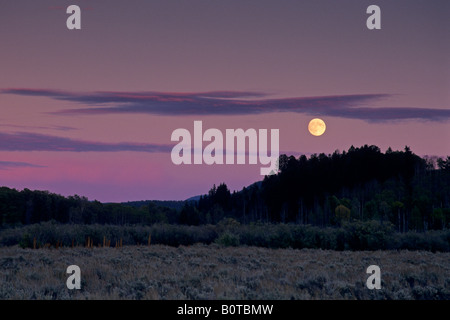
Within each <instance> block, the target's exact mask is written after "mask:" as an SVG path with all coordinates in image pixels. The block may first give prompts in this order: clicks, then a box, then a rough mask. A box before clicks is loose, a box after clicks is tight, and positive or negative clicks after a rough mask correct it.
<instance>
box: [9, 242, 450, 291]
mask: <svg viewBox="0 0 450 320" xmlns="http://www.w3.org/2000/svg"><path fill="white" fill-rule="evenodd" d="M449 262H450V253H449V252H435V253H433V252H430V251H408V250H379V251H334V250H322V249H306V248H304V249H291V248H277V249H273V248H263V247H250V246H239V247H233V246H223V245H219V244H216V243H212V244H209V245H205V244H195V245H191V246H178V247H173V246H167V245H159V244H154V245H153V244H152V245H140V246H137V245H124V246H122V247H118V248H114V247H95V246H94V247H92V248H90V247H83V246H79V247H74V248H71V247H62V248H61V247H60V248H58V249H56V248H54V247H51V248H41V249H32V248H21V247H19V246H18V245H14V246H4V247H0V299H58V300H59V299H97V300H98V299H102V300H103V299H114V300H119V299H120V300H122V299H171V300H179V299H195V300H197V299H225V300H227V299H238V300H241V299H242V300H248V299H256V300H258V299H271V300H272V299H283V300H291V299H306V300H309V299H345V300H349V299H363V300H369V299H370V300H372V299H402V300H404V299H408V300H409V299H427V300H429V299H439V300H443V299H444V300H448V299H450V263H449ZM72 264H76V265H78V266H79V267H80V269H81V290H69V289H67V287H66V280H67V277H68V276H69V275H68V274H66V268H67V267H68V266H69V265H72ZM372 264H375V265H378V266H380V268H381V286H382V287H381V289H380V290H369V289H368V288H367V287H366V280H367V278H368V277H369V275H368V274H366V269H367V267H368V266H369V265H372Z"/></svg>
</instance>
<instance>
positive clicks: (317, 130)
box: [308, 118, 327, 137]
mask: <svg viewBox="0 0 450 320" xmlns="http://www.w3.org/2000/svg"><path fill="white" fill-rule="evenodd" d="M326 129H327V126H326V125H325V122H324V121H323V120H322V119H317V118H316V119H312V120H311V121H310V122H309V124H308V130H309V133H311V134H312V135H313V136H316V137H318V136H321V135H323V133H324V132H325V130H326Z"/></svg>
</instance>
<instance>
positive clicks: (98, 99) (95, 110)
mask: <svg viewBox="0 0 450 320" xmlns="http://www.w3.org/2000/svg"><path fill="white" fill-rule="evenodd" d="M0 92H1V93H3V94H18V95H27V96H42V97H48V98H52V99H56V100H64V101H71V102H75V103H79V104H82V105H83V107H81V108H72V109H64V110H60V111H57V112H53V114H59V115H105V114H130V113H141V114H142V113H146V114H154V115H165V116H183V115H251V114H263V113H271V112H294V113H302V114H308V115H314V116H331V117H340V118H347V119H359V120H364V121H367V122H383V121H392V120H395V121H399V120H410V119H414V120H428V121H446V120H448V119H449V118H450V110H449V109H431V108H410V107H407V108H398V107H383V108H379V107H367V106H368V105H370V104H372V103H374V102H376V101H379V100H381V99H388V98H389V97H391V96H392V95H390V94H358V95H336V96H319V97H296V98H280V99H270V98H269V95H268V94H266V93H262V92H242V91H214V92H192V93H167V92H93V93H75V92H64V91H58V90H44V89H3V90H1V91H0ZM86 106H89V107H86Z"/></svg>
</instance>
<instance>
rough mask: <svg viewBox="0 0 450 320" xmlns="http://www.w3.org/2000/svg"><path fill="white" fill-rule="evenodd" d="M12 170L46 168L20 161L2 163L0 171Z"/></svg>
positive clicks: (0, 162)
mask: <svg viewBox="0 0 450 320" xmlns="http://www.w3.org/2000/svg"><path fill="white" fill-rule="evenodd" d="M11 168H45V166H40V165H37V164H32V163H27V162H19V161H0V170H7V169H11Z"/></svg>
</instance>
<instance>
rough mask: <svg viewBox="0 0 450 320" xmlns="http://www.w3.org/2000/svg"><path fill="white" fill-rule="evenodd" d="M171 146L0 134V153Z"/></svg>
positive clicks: (163, 148)
mask: <svg viewBox="0 0 450 320" xmlns="http://www.w3.org/2000/svg"><path fill="white" fill-rule="evenodd" d="M172 147H173V146H170V145H164V144H146V143H127V142H123V143H104V142H94V141H84V140H76V139H70V138H64V137H57V136H51V135H44V134H37V133H28V132H18V133H1V132H0V151H69V152H117V151H137V152H150V153H154V152H170V150H171V149H172Z"/></svg>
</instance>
